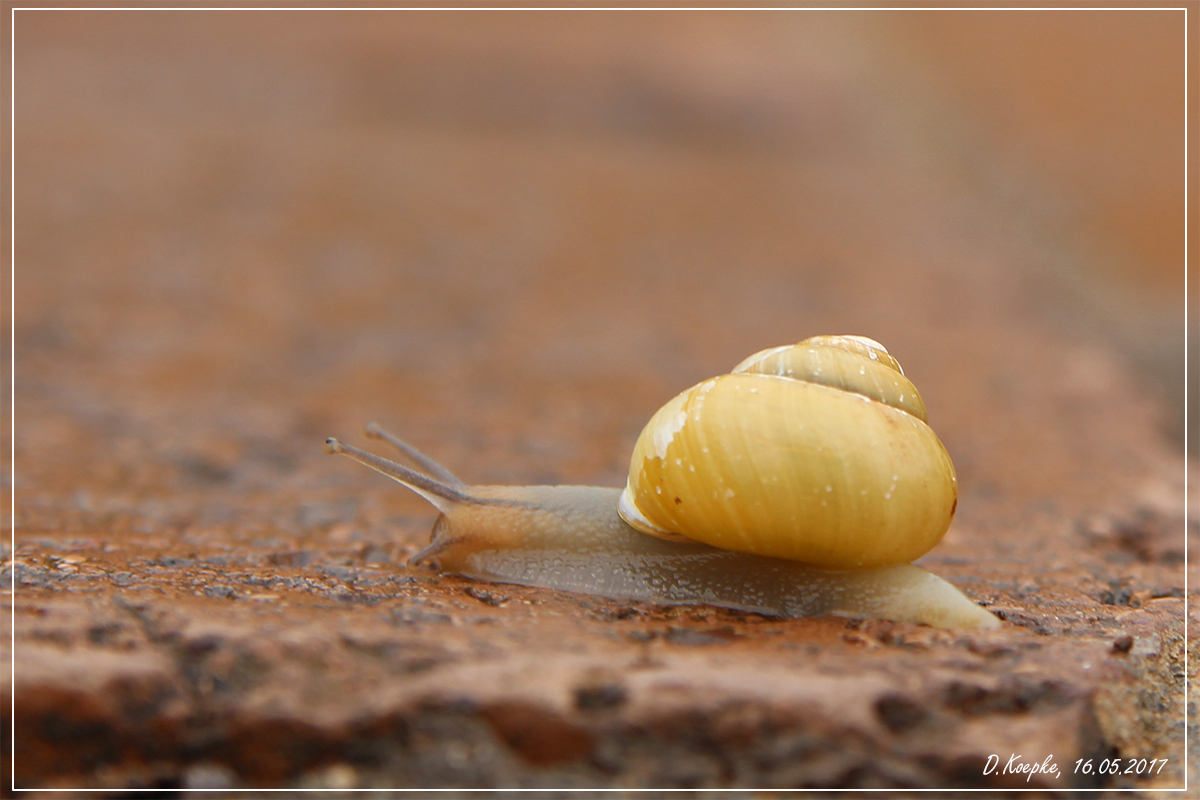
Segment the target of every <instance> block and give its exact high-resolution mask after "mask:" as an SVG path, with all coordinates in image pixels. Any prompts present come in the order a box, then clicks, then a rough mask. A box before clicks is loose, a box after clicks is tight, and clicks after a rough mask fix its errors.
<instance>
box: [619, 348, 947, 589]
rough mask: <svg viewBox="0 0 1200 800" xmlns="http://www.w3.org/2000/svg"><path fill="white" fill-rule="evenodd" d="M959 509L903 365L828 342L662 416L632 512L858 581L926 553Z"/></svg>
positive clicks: (767, 360) (633, 486)
mask: <svg viewBox="0 0 1200 800" xmlns="http://www.w3.org/2000/svg"><path fill="white" fill-rule="evenodd" d="M956 502H957V485H956V482H955V477H954V466H953V464H952V463H951V461H950V457H949V455H948V454H947V453H946V450H945V448H944V447H943V446H942V444H941V442H940V441H939V440H938V438H937V436H936V435H935V434H934V433H933V431H932V429H930V428H929V426H928V425H927V424H926V423H925V409H924V404H923V402H922V401H921V398H920V395H919V393H917V390H916V387H914V386H913V385H912V383H911V382H910V381H909V380H908V379H907V378H905V377H904V375H903V373H902V372H901V370H900V366H899V364H898V363H896V361H895V359H893V358H892V357H891V356H890V355H888V354H887V351H886V350H884V349H883V347H882V345H879V344H877V343H875V342H872V341H871V340H869V339H864V338H860V337H831V336H825V337H814V338H812V339H807V340H805V341H804V342H801V343H800V344H798V345H794V346H791V347H786V348H773V349H771V350H765V351H763V352H761V353H758V354H756V355H754V356H751V357H750V358H748V359H746V360H745V361H743V362H742V363H741V364H739V365H738V366H737V367H736V368H735V370H734V372H733V373H732V374H729V375H723V376H720V377H717V378H713V379H710V380H707V381H704V382H703V383H701V384H698V385H696V386H694V387H692V388H691V389H689V390H687V391H685V392H683V393H682V394H680V395H678V396H677V397H675V398H674V399H672V400H671V401H670V402H668V403H667V404H666V405H665V406H663V408H662V409H660V410H659V411H658V413H656V414H655V415H654V417H653V418H652V419H651V420H650V422H649V424H647V426H646V428H645V429H644V430H643V432H642V435H641V436H640V437H639V439H638V442H637V445H636V446H635V448H634V454H633V459H632V462H631V465H630V474H629V482H628V484H627V486H626V488H625V491H624V493H623V494H622V496H621V503H620V513H621V516H622V517H623V518H624V519H625V520H626V521H627V522H629V524H630V525H632V526H633V527H635V528H638V529H639V530H641V531H643V532H645V533H650V534H653V535H656V536H661V537H664V538H688V539H693V540H696V541H701V542H704V543H706V544H710V545H713V546H716V547H721V548H724V549H727V550H735V551H739V552H747V553H755V554H758V555H765V556H773V557H777V558H787V559H791V560H795V561H803V562H805V563H809V564H813V565H816V566H822V567H826V568H829V569H854V568H863V567H871V566H879V565H884V564H898V563H903V562H906V561H911V560H912V559H914V558H918V557H919V556H921V555H923V554H924V553H926V552H928V551H929V550H930V549H932V547H933V546H934V545H936V544H937V542H938V541H939V540H940V539H941V537H942V536H943V535H944V534H945V532H946V529H947V528H948V527H949V525H950V521H951V519H952V518H953V514H954V508H955V505H956Z"/></svg>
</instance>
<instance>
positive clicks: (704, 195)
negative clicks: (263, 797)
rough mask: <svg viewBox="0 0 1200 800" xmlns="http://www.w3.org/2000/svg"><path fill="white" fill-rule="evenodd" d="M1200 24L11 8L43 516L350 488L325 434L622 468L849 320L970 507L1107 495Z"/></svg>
mask: <svg viewBox="0 0 1200 800" xmlns="http://www.w3.org/2000/svg"><path fill="white" fill-rule="evenodd" d="M1183 41H1184V40H1183V19H1182V13H1181V12H1160V11H1124V12H1122V11H1111V12H1109V11H1098V12H1090V11H1089V12H1049V11H1047V12H969V11H942V12H851V11H846V12H836V11H834V12H828V11H812V12H758V13H752V12H745V13H743V12H678V13H667V12H640V13H628V12H627V13H622V12H574V13H569V12H520V13H519V12H471V13H467V12H260V11H246V12H203V11H197V12H189V11H176V12H157V11H146V12H137V11H120V12H106V11H49V10H47V11H19V12H17V15H16V31H15V43H16V50H15V68H16V80H15V87H16V89H15V91H16V99H15V111H16V129H15V130H16V226H17V227H16V230H17V234H16V308H17V311H16V347H17V375H18V386H17V397H16V413H17V419H18V435H17V453H18V474H19V475H20V476H21V480H22V481H24V482H26V485H27V486H28V487H30V488H31V489H32V490H33V491H31V492H30V493H29V494H27V495H25V499H26V501H27V502H28V503H29V504H30V505H28V506H27V508H29V509H30V511H29V513H30V514H32V515H34V516H33V517H30V518H29V519H30V520H32V519H33V518H34V517H36V514H37V511H36V509H37V508H39V507H41V508H44V509H45V513H46V514H49V515H50V516H51V517H54V518H55V519H60V517H58V516H55V515H61V514H63V513H67V512H66V510H65V507H67V506H70V507H73V508H74V507H77V509H76V510H77V511H78V513H80V514H87V513H93V514H94V513H101V512H102V511H103V509H102V508H100V507H99V506H98V505H97V504H100V505H103V504H104V503H108V504H109V505H110V506H111V507H110V508H109V511H110V512H112V513H115V514H118V515H119V514H122V513H126V512H127V511H128V510H129V509H130V508H134V507H137V508H139V509H140V511H138V512H137V514H140V515H141V518H142V519H143V522H142V523H141V524H144V525H147V526H150V527H153V526H154V525H156V524H160V523H163V522H164V520H169V519H174V520H176V521H178V520H180V519H184V520H185V521H186V520H189V519H190V520H191V521H192V522H195V521H196V519H197V517H196V515H197V514H199V515H200V516H201V517H203V515H204V514H215V515H216V517H217V518H221V515H222V514H223V515H224V517H229V516H230V515H232V514H237V513H243V512H244V509H245V508H246V503H247V502H248V498H251V497H255V496H256V495H255V494H254V493H255V492H260V493H261V492H266V493H267V494H266V495H262V494H260V495H257V497H258V498H259V499H260V500H262V499H263V498H265V497H268V496H270V497H272V498H274V499H273V502H275V503H281V504H284V505H286V504H287V503H290V502H291V501H290V500H287V499H284V498H282V496H281V495H279V494H278V492H280V491H287V492H294V493H298V494H304V493H307V492H314V491H317V492H319V491H330V492H345V489H346V484H345V481H350V482H351V485H355V486H357V485H361V483H362V481H358V482H357V483H355V482H354V480H353V479H352V478H349V477H344V476H349V475H350V474H351V470H350V469H348V466H349V465H342V464H337V465H334V464H332V463H328V462H325V461H322V460H321V457H320V454H319V445H320V442H321V440H322V439H323V438H324V437H325V436H327V435H331V434H337V435H341V436H347V435H349V436H350V438H352V439H353V438H354V436H353V433H354V432H355V431H357V430H358V429H359V428H360V426H361V424H362V423H363V422H365V421H367V420H369V419H377V420H379V421H380V422H383V423H385V424H388V425H389V426H391V427H393V428H395V429H396V430H397V431H399V432H400V433H402V434H404V435H406V436H407V437H409V438H411V439H413V440H414V441H415V442H416V443H417V444H419V445H421V446H423V447H425V448H427V449H429V450H430V451H432V452H434V453H436V455H438V456H439V457H441V458H442V459H443V460H444V461H445V462H447V463H448V464H451V465H453V466H455V467H457V468H459V469H460V471H461V472H463V473H464V474H466V475H467V476H468V477H470V478H472V479H475V480H479V481H507V482H537V481H560V482H569V481H573V482H592V483H607V484H619V483H621V482H623V480H624V471H625V469H626V459H627V458H628V452H629V450H630V445H631V443H632V441H633V439H634V438H635V437H636V435H637V432H638V430H639V429H640V427H641V425H642V424H643V422H644V421H645V420H646V419H648V417H649V416H650V414H651V413H652V412H653V410H654V409H655V408H657V406H658V405H659V404H661V403H662V402H663V401H665V400H666V399H667V398H669V397H670V396H672V395H674V394H675V393H676V392H678V391H680V390H681V389H683V388H685V387H687V386H688V385H691V384H692V383H694V382H696V381H698V380H700V379H703V378H704V377H707V376H710V375H713V374H719V373H721V372H723V371H726V370H728V369H729V368H730V367H731V366H732V365H733V364H735V363H737V362H738V361H739V360H740V359H742V358H743V357H744V356H746V355H747V354H749V353H751V352H754V351H756V350H758V349H761V348H763V347H768V346H773V345H777V344H780V343H785V342H794V341H798V340H799V339H802V338H804V337H807V336H809V335H813V334H817V333H827V332H830V333H859V334H864V335H869V336H872V337H874V338H877V339H879V340H881V341H882V342H884V343H885V344H886V345H888V346H889V348H890V349H891V350H892V352H893V353H894V354H896V355H897V357H898V358H899V359H900V360H901V362H902V363H903V364H904V365H905V367H906V369H907V370H908V372H909V374H910V375H912V376H913V377H914V378H915V380H916V382H917V384H918V386H920V387H921V389H922V391H923V392H924V393H925V395H926V401H927V403H928V405H929V408H930V414H931V419H932V420H933V422H934V424H935V426H936V428H937V430H938V431H939V433H941V435H942V437H943V438H944V439H945V440H946V442H947V445H948V446H949V447H950V449H951V452H952V453H953V454H954V456H955V460H956V462H957V463H958V464H959V465H960V473H961V478H962V481H963V485H964V486H965V487H967V491H968V492H970V491H977V492H979V493H980V497H981V498H983V497H1000V498H1003V499H1004V501H1005V502H1009V501H1012V502H1018V501H1019V502H1026V501H1029V502H1034V501H1038V500H1040V499H1044V498H1046V497H1051V498H1069V497H1072V496H1075V497H1078V499H1079V500H1080V501H1081V502H1084V503H1085V504H1086V503H1091V502H1093V501H1096V502H1101V501H1102V499H1103V497H1104V496H1105V494H1106V493H1107V492H1109V491H1111V489H1112V487H1113V486H1114V485H1122V486H1127V485H1128V480H1127V476H1124V475H1123V473H1121V471H1120V470H1114V465H1115V464H1121V465H1123V466H1122V469H1125V468H1126V467H1128V468H1129V469H1134V470H1136V469H1138V468H1140V467H1137V466H1136V465H1138V464H1144V462H1146V460H1147V459H1150V460H1153V458H1151V457H1150V456H1146V455H1145V454H1146V453H1147V452H1150V451H1153V452H1154V453H1156V454H1158V453H1160V451H1161V452H1169V451H1170V449H1173V448H1177V447H1178V446H1179V445H1180V443H1181V442H1182V436H1183V434H1182V419H1183V400H1182V398H1183V380H1182V360H1183V318H1182V314H1183V245H1184V231H1183V215H1184V209H1183V180H1184V178H1183V174H1184V173H1183V136H1184V134H1183V122H1184V115H1183V86H1184V83H1183V69H1184V62H1183ZM1197 395H1200V392H1193V393H1192V396H1193V397H1195V396H1197ZM1121 420H1124V422H1121ZM1143 421H1147V425H1145V426H1143V425H1142V424H1141V423H1142V422H1143ZM1098 429H1104V431H1105V433H1104V435H1103V436H1098V435H1096V431H1097V430H1098ZM1148 430H1153V431H1155V433H1154V434H1153V438H1154V439H1155V441H1154V442H1147V441H1146V436H1147V434H1146V431H1148ZM1160 436H1161V439H1160V438H1159V437H1160ZM1147 448H1149V450H1147ZM1164 448H1165V449H1164ZM1131 453H1132V454H1134V455H1130V454H1131ZM1157 457H1158V455H1155V456H1154V458H1157ZM1131 464H1133V465H1135V466H1129V465H1131ZM331 476H332V477H331ZM358 477H361V476H358ZM81 487H82V488H81ZM189 491H193V492H194V493H195V494H193V495H192V499H191V500H188V499H187V492H189ZM214 492H225V493H232V495H231V496H236V497H238V498H239V499H237V500H236V501H235V500H231V501H230V502H231V504H232V505H231V506H230V508H233V507H235V506H236V507H240V508H241V509H242V511H231V510H230V509H229V508H226V510H225V511H223V512H212V511H211V499H212V497H213V496H214V494H213V493H214ZM272 492H274V493H275V494H271V493H272ZM201 497H203V498H205V499H204V500H201V499H200V498H201ZM68 498H70V499H69V500H68ZM148 500H149V501H150V502H149V504H148V505H147V501H148ZM388 502H392V501H388ZM395 502H400V503H401V504H403V503H404V502H407V501H403V500H401V501H395ZM239 504H240V506H239ZM968 505H969V504H968ZM415 507H419V504H417V506H415ZM51 508H56V509H58V510H57V511H54V512H51V511H50V509H51ZM155 509H157V510H155ZM205 509H208V510H205ZM72 513H74V512H72ZM131 513H132V512H131ZM189 515H191V516H189ZM147 520H148V521H147ZM210 521H211V520H210ZM48 524H49V523H48ZM54 524H58V523H54ZM179 524H184V523H179Z"/></svg>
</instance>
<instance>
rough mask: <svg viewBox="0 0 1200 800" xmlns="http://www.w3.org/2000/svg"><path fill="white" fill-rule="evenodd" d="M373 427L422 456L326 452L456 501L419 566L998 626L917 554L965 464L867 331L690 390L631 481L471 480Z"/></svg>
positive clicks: (806, 609)
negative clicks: (401, 460) (954, 460)
mask: <svg viewBox="0 0 1200 800" xmlns="http://www.w3.org/2000/svg"><path fill="white" fill-rule="evenodd" d="M367 434H368V436H371V437H373V438H380V439H385V440H387V441H389V442H390V443H392V444H393V445H394V446H395V447H396V448H397V449H399V450H400V452H401V453H403V454H404V455H405V456H406V457H407V458H408V459H409V460H411V461H412V462H413V463H415V464H416V465H417V466H418V468H419V469H417V470H413V469H410V468H408V467H405V466H402V465H400V464H396V463H394V462H391V461H388V460H386V459H383V458H380V457H379V456H376V455H373V454H371V453H368V452H366V451H363V450H359V449H358V448H355V447H351V446H349V445H343V444H342V443H340V442H338V441H337V440H336V439H328V440H326V445H325V449H326V452H329V453H341V454H344V455H348V456H350V457H351V458H354V459H355V460H357V461H360V462H362V463H364V464H366V465H367V466H370V467H372V468H373V469H375V470H378V471H379V472H382V473H384V474H386V475H388V476H389V477H392V478H394V479H395V480H397V481H400V482H401V483H403V484H404V485H405V486H408V487H409V488H410V489H413V490H414V491H416V492H417V493H418V494H420V495H421V496H422V497H424V498H425V499H427V500H428V501H429V502H430V503H432V504H433V505H434V506H436V507H437V508H438V510H439V511H441V515H440V516H439V517H438V520H437V522H436V523H435V525H434V531H433V538H432V541H431V543H430V545H429V546H428V547H426V548H425V549H423V550H422V551H421V552H419V553H417V554H416V555H415V556H413V557H412V559H410V563H418V562H423V561H429V560H435V561H437V562H438V564H439V565H440V567H441V569H442V570H443V571H447V572H454V573H458V574H460V575H465V576H468V577H472V578H480V579H484V580H491V581H499V582H504V583H515V584H522V585H529V586H545V587H550V588H554V589H560V590H565V591H571V592H583V593H587V594H594V595H600V596H603V597H609V598H613V599H619V600H638V601H645V602H652V603H660V604H676V605H678V604H707V605H717V606H724V607H727V608H736V609H742V610H746V611H754V612H757V613H761V614H767V615H772V616H782V617H798V616H810V615H820V614H834V615H841V616H848V617H858V618H862V617H879V618H883V619H891V620H897V621H907V622H918V623H927V624H930V625H936V626H940V627H952V628H953V627H961V628H993V627H996V626H998V625H999V621H998V620H997V619H996V618H995V617H994V616H993V615H991V614H989V613H988V612H987V611H985V610H983V609H982V608H980V607H979V606H978V605H976V604H975V603H974V602H972V601H971V600H970V599H969V598H967V597H966V596H965V595H963V594H962V592H960V591H959V590H958V589H957V588H955V587H954V586H953V585H951V584H949V583H947V582H946V581H944V580H942V579H941V578H938V577H937V576H935V575H933V574H932V573H929V572H927V571H925V570H923V569H920V568H918V567H915V566H912V565H911V564H909V563H908V562H909V561H911V560H913V559H915V558H918V557H920V556H921V555H924V554H925V553H926V552H928V551H929V550H930V549H931V548H932V547H933V546H934V545H936V544H937V543H938V541H939V540H940V539H941V538H942V536H943V535H944V534H945V532H946V529H947V528H948V527H949V525H950V521H951V519H952V518H953V516H954V510H955V506H956V503H957V485H956V481H955V475H954V466H953V464H951V462H950V457H949V455H948V454H947V453H946V449H945V448H944V447H943V446H942V443H941V442H940V441H939V440H938V438H937V436H936V435H935V434H934V433H933V431H932V430H931V429H930V428H929V426H928V425H927V424H926V422H925V406H924V403H923V402H922V400H921V396H920V394H919V393H918V392H917V390H916V387H915V386H913V384H912V382H911V381H909V380H908V379H907V378H906V377H905V376H904V373H903V371H902V370H901V369H900V365H899V363H897V362H896V360H895V359H894V358H892V357H891V356H890V355H889V354H888V352H887V350H886V349H884V347H883V345H881V344H879V343H878V342H875V341H873V340H871V339H867V338H866V337H861V336H816V337H813V338H811V339H806V340H804V341H803V342H800V343H799V344H797V345H791V346H786V347H776V348H772V349H770V350H763V351H762V352H760V353H757V354H755V355H753V356H751V357H750V358H748V359H746V360H745V361H743V362H742V363H740V364H738V365H737V366H736V367H735V368H734V369H733V371H732V372H731V373H730V374H728V375H722V376H720V377H717V378H712V379H710V380H707V381H704V382H702V383H700V384H698V385H696V386H693V387H692V388H691V389H688V390H687V391H685V392H683V393H682V394H680V395H678V396H676V397H675V398H674V399H672V400H671V401H669V402H668V403H667V404H666V405H665V406H663V407H662V408H661V409H660V410H659V411H658V412H657V413H656V414H655V415H654V416H653V417H652V418H651V420H650V422H649V423H648V424H647V425H646V428H645V430H643V431H642V434H641V436H640V437H639V438H638V441H637V444H636V445H635V447H634V452H633V458H632V461H631V464H630V473H629V479H628V482H627V484H626V487H625V489H624V490H623V491H622V490H621V489H612V488H605V487H596V486H471V485H468V484H466V483H464V482H463V481H461V480H460V479H458V478H457V477H455V475H454V474H453V473H451V472H450V471H449V470H447V469H446V468H445V467H443V466H441V465H440V464H438V463H437V462H436V461H434V460H433V459H431V458H429V457H428V456H425V455H423V454H421V453H420V452H418V451H417V450H415V449H414V448H413V447H411V446H410V445H408V444H405V443H404V442H402V441H400V440H399V439H397V438H396V437H394V436H392V435H391V434H389V433H387V432H385V431H383V430H382V429H380V428H379V427H378V426H375V425H369V426H368V427H367ZM646 534H651V535H649V536H648V535H646Z"/></svg>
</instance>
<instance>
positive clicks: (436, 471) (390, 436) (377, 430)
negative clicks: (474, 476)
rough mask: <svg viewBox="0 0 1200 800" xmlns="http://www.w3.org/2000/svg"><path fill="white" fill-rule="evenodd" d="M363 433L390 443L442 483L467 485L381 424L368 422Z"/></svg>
mask: <svg viewBox="0 0 1200 800" xmlns="http://www.w3.org/2000/svg"><path fill="white" fill-rule="evenodd" d="M365 433H366V435H367V438H368V439H382V440H384V441H385V442H387V443H388V444H390V445H391V446H392V447H394V448H396V449H397V450H399V451H400V452H401V453H403V454H404V455H405V456H407V457H408V459H409V460H410V461H412V462H413V463H414V464H416V465H417V466H418V467H420V468H421V469H422V470H424V471H425V473H426V474H428V475H432V476H433V477H435V478H437V479H438V480H439V481H441V482H442V483H445V484H448V485H450V486H466V485H467V484H466V483H464V482H463V481H462V480H461V479H459V477H458V476H457V475H455V474H454V473H453V472H451V471H450V470H448V469H446V468H445V467H443V466H442V465H441V464H439V463H438V462H436V461H434V460H433V459H432V458H430V457H429V456H427V455H425V454H424V453H422V452H421V451H420V450H418V449H417V448H415V447H413V446H412V445H411V444H409V443H408V442H406V441H404V440H403V439H401V438H400V437H398V436H396V435H395V434H394V433H391V432H389V431H387V430H385V429H384V428H383V427H382V426H381V425H379V423H377V422H368V423H367V427H366V430H365Z"/></svg>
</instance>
